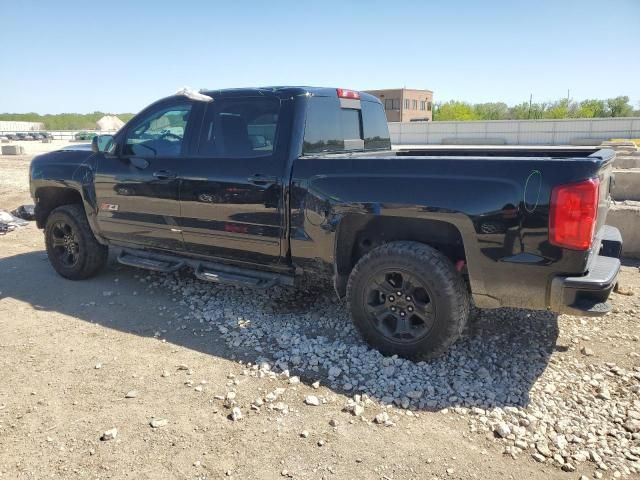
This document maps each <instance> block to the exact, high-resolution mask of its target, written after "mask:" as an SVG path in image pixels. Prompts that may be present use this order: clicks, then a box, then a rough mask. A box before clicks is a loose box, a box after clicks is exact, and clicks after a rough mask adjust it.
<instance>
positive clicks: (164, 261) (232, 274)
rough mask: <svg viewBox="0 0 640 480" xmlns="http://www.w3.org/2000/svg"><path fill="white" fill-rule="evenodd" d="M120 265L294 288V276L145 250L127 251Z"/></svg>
mask: <svg viewBox="0 0 640 480" xmlns="http://www.w3.org/2000/svg"><path fill="white" fill-rule="evenodd" d="M118 262H119V263H121V264H123V265H129V266H131V267H138V268H145V269H147V270H153V271H155V272H160V273H171V272H175V271H176V270H179V269H180V268H182V267H185V266H189V267H191V268H193V270H194V273H195V276H196V277H197V278H198V279H200V280H203V281H205V282H212V283H226V284H229V285H238V286H244V287H252V288H271V287H273V286H274V285H287V286H293V285H294V277H293V275H287V274H283V273H272V272H266V271H262V270H254V269H251V268H242V267H236V266H232V265H226V264H221V263H212V262H206V261H202V260H198V259H195V258H185V257H177V256H173V255H165V254H161V253H155V252H148V251H144V250H133V249H124V250H122V252H121V253H120V255H119V256H118Z"/></svg>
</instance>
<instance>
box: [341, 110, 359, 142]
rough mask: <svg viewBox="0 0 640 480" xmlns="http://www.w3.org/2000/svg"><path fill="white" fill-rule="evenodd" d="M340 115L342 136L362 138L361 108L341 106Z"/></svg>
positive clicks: (345, 137) (351, 138)
mask: <svg viewBox="0 0 640 480" xmlns="http://www.w3.org/2000/svg"><path fill="white" fill-rule="evenodd" d="M340 115H341V117H342V119H341V120H342V138H344V139H345V140H347V139H350V140H353V139H354V138H362V135H361V134H360V130H361V128H360V110H356V109H353V108H341V109H340Z"/></svg>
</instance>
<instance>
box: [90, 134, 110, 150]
mask: <svg viewBox="0 0 640 480" xmlns="http://www.w3.org/2000/svg"><path fill="white" fill-rule="evenodd" d="M112 141H113V135H96V136H95V137H93V138H92V139H91V150H93V151H94V152H106V151H108V150H109V146H110V144H111V143H112Z"/></svg>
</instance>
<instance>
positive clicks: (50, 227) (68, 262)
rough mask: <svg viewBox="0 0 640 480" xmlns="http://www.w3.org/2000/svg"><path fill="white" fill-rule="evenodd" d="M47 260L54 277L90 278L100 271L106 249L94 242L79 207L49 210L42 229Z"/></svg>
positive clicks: (70, 206) (105, 255)
mask: <svg viewBox="0 0 640 480" xmlns="http://www.w3.org/2000/svg"><path fill="white" fill-rule="evenodd" d="M44 237H45V244H46V247H47V256H48V257H49V261H50V262H51V265H52V266H53V268H54V269H55V271H56V272H58V274H60V275H61V276H63V277H65V278H68V279H70V280H83V279H85V278H89V277H92V276H94V275H95V274H96V273H98V271H99V270H100V269H101V268H102V267H104V265H105V263H106V262H107V256H108V253H109V249H108V247H106V246H104V245H101V244H100V243H98V241H97V240H96V238H95V236H94V235H93V232H92V231H91V227H90V226H89V222H88V221H87V217H86V215H85V212H84V209H83V208H82V206H81V205H75V204H74V205H63V206H61V207H58V208H56V209H55V210H53V211H52V212H51V213H50V214H49V217H48V218H47V224H46V226H45V229H44Z"/></svg>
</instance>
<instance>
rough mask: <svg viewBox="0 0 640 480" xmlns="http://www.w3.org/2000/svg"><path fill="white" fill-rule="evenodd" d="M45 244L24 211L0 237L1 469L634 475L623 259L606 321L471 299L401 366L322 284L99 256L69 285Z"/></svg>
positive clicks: (631, 327) (630, 309) (636, 306)
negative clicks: (467, 311) (157, 268)
mask: <svg viewBox="0 0 640 480" xmlns="http://www.w3.org/2000/svg"><path fill="white" fill-rule="evenodd" d="M3 161H4V159H2V158H0V167H3V166H5V165H7V163H6V162H5V163H4V164H2V162H3ZM12 168H14V170H11V175H14V174H15V173H16V171H18V170H20V169H26V166H25V165H22V166H21V165H19V164H16V165H14V166H13V167H12ZM7 172H9V169H3V168H0V188H5V187H6V186H7V185H8V182H7V183H5V181H6V180H7V179H6V177H5V176H6V175H9V174H8V173H7ZM2 191H3V192H5V193H4V194H0V208H3V203H2V202H4V203H7V202H13V201H15V200H16V199H17V198H18V197H20V195H24V191H25V189H24V186H23V187H22V188H17V189H14V188H13V187H10V188H5V190H2ZM7 191H9V194H7V193H6V192H7ZM9 195H12V196H11V197H10V198H9ZM15 206H17V204H15V205H7V206H6V207H7V208H9V207H11V208H13V207H15ZM42 250H43V245H42V237H41V233H40V232H38V231H37V230H36V229H35V228H34V227H33V226H29V227H26V228H24V229H21V230H19V231H16V232H13V233H11V234H8V235H6V236H4V237H0V331H1V332H3V334H2V336H1V338H0V371H2V372H3V382H2V384H1V386H0V477H2V478H87V477H96V478H127V477H129V478H201V479H204V478H223V477H224V478H228V477H234V478H283V477H284V478H286V477H291V478H382V479H385V478H386V479H400V478H420V479H422V478H505V477H511V478H523V477H529V478H534V479H538V478H539V479H542V478H576V479H577V478H618V477H629V478H632V477H637V476H638V475H639V474H640V361H639V357H640V355H639V354H640V343H638V342H639V340H640V338H639V336H638V333H639V331H638V319H639V317H638V312H639V311H640V300H639V297H638V294H639V293H640V275H639V271H638V265H637V264H632V263H627V266H625V267H624V268H623V272H622V276H621V289H620V292H619V293H614V294H612V302H613V304H614V306H615V310H614V312H613V313H611V314H609V315H607V316H605V317H603V318H596V319H593V318H574V317H567V316H559V317H558V316H556V315H552V314H549V313H545V312H531V311H525V310H512V309H501V310H491V311H484V312H482V313H481V315H480V316H479V318H478V319H477V320H476V321H475V322H473V323H472V324H471V325H470V326H469V328H468V330H467V331H466V332H465V335H464V337H463V338H462V339H461V340H460V341H459V342H458V343H456V344H455V346H454V347H453V348H452V349H451V350H450V351H449V352H448V353H447V354H446V355H444V356H442V357H440V358H438V359H436V360H434V361H431V362H428V363H426V362H420V363H414V362H411V361H407V360H403V359H399V358H393V357H383V356H382V355H380V354H379V353H378V352H377V351H375V350H372V349H370V348H368V346H367V345H366V344H364V343H363V342H362V341H361V340H360V339H359V337H358V335H357V334H356V332H355V331H354V329H353V327H352V326H351V323H350V321H349V319H348V316H347V313H346V310H345V307H344V306H343V305H341V304H340V302H338V301H337V299H335V297H334V295H333V294H332V292H331V291H330V289H327V286H324V285H318V286H314V287H313V288H307V289H304V290H290V289H281V288H275V289H272V290H270V291H269V292H255V291H251V290H246V289H242V288H235V287H227V286H216V285H211V284H206V283H202V282H199V281H196V280H194V279H193V278H192V277H191V275H189V274H188V273H187V272H183V273H182V274H180V275H173V276H158V275H147V274H146V273H145V272H143V271H138V270H135V269H129V268H123V267H121V266H119V265H117V264H114V263H113V262H112V263H111V264H110V267H109V268H108V269H107V271H106V272H105V273H103V274H102V275H100V276H99V277H97V278H96V279H92V280H90V281H86V282H79V283H74V282H69V281H65V280H62V279H59V278H58V277H57V276H56V275H55V274H54V273H53V272H52V270H51V268H50V266H49V265H48V263H47V261H46V259H45V256H44V254H43V251H42ZM71 294H72V295H71ZM583 475H584V476H585V477H582V476H583Z"/></svg>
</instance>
